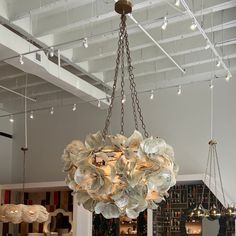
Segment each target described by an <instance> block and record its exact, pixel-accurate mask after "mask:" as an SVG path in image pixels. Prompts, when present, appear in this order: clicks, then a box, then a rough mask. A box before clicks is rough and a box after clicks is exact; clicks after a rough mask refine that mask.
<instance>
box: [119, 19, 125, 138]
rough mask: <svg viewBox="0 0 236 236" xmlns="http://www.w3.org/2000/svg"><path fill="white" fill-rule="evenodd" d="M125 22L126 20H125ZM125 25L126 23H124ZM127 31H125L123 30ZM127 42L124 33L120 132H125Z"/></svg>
mask: <svg viewBox="0 0 236 236" xmlns="http://www.w3.org/2000/svg"><path fill="white" fill-rule="evenodd" d="M123 24H124V22H123ZM123 26H124V25H123ZM123 33H125V31H124V32H123ZM124 87H125V44H124V34H123V35H122V50H121V125H120V126H121V130H120V133H121V134H122V135H123V134H124V116H125V112H124V105H125V104H124V103H125V91H124Z"/></svg>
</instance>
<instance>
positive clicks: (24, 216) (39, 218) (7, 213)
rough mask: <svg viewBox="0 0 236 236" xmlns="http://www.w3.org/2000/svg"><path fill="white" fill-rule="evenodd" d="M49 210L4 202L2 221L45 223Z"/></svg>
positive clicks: (1, 211) (24, 157) (26, 135)
mask: <svg viewBox="0 0 236 236" xmlns="http://www.w3.org/2000/svg"><path fill="white" fill-rule="evenodd" d="M27 80H28V76H27V74H26V88H25V119H24V121H25V122H24V123H25V145H24V147H22V148H21V150H22V151H23V154H24V155H23V178H22V179H23V181H22V183H23V184H22V202H23V203H24V195H25V194H24V193H25V174H26V171H25V170H26V152H27V151H28V125H27ZM48 216H49V214H48V212H47V210H46V208H45V207H44V206H41V205H25V204H4V205H2V206H0V222H4V223H13V224H20V223H21V222H26V223H33V222H38V223H43V222H45V221H47V220H48Z"/></svg>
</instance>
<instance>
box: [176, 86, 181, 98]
mask: <svg viewBox="0 0 236 236" xmlns="http://www.w3.org/2000/svg"><path fill="white" fill-rule="evenodd" d="M177 94H178V95H179V96H180V95H181V94H182V87H181V86H179V87H178V91H177Z"/></svg>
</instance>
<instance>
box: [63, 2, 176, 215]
mask: <svg viewBox="0 0 236 236" xmlns="http://www.w3.org/2000/svg"><path fill="white" fill-rule="evenodd" d="M115 10H116V12H117V13H119V14H121V23H120V30H119V41H118V51H117V60H116V68H115V76H114V84H113V87H112V88H113V90H112V95H111V99H110V100H111V102H110V105H109V108H108V114H107V118H106V121H105V127H104V129H103V131H99V132H97V133H96V134H91V135H88V136H87V137H86V139H85V142H84V143H83V142H81V141H79V140H76V141H73V142H72V143H70V144H69V145H68V146H67V147H66V148H65V151H64V154H63V160H64V171H65V172H66V173H67V177H66V183H67V185H68V186H69V187H70V188H71V189H72V190H73V192H74V197H75V198H76V200H77V202H78V204H82V205H83V207H84V208H85V209H87V210H89V211H91V212H95V213H96V214H102V215H103V216H104V217H105V218H107V219H111V218H118V217H120V216H121V215H127V216H128V217H129V218H137V217H138V215H139V213H140V212H142V211H144V210H146V209H147V208H149V209H157V207H158V204H159V203H160V202H161V201H162V200H164V199H165V197H168V190H169V189H170V187H172V186H174V185H175V184H176V175H177V173H178V165H177V164H176V163H175V160H174V151H173V148H172V147H171V146H170V145H168V144H167V143H166V142H165V141H164V140H163V139H161V138H157V137H152V136H151V137H150V136H149V134H148V132H147V129H146V125H145V123H144V118H143V115H142V110H141V107H140V102H139V99H138V96H137V90H136V83H135V80H134V75H133V67H132V63H131V55H130V49H129V41H128V33H127V26H126V14H129V13H131V12H132V5H131V2H130V1H127V0H119V1H117V2H116V4H115ZM125 59H126V60H127V68H128V79H127V80H128V82H129V84H130V86H129V88H130V94H131V104H132V110H133V115H134V124H135V131H134V133H133V134H132V135H131V136H130V137H129V138H127V137H126V136H125V135H124V122H125V120H124V103H123V102H122V100H123V95H122V94H124V75H125V73H124V70H125V67H124V65H125ZM119 70H121V73H119ZM118 74H120V75H121V98H120V106H121V130H120V134H117V135H109V134H108V129H109V126H110V121H111V116H112V110H113V107H114V99H115V94H116V90H117V81H118ZM138 119H139V121H140V122H138ZM139 125H141V128H142V131H143V134H144V136H143V135H142V134H141V132H140V131H138V129H139Z"/></svg>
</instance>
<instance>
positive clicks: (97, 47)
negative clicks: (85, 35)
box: [73, 8, 236, 63]
mask: <svg viewBox="0 0 236 236" xmlns="http://www.w3.org/2000/svg"><path fill="white" fill-rule="evenodd" d="M235 10H236V8H233V9H230V10H227V11H226V13H229V14H227V16H226V19H225V22H224V23H223V24H222V22H221V20H220V19H219V18H217V17H216V20H215V21H214V25H213V26H211V25H210V23H209V21H208V20H210V19H209V18H210V16H208V17H206V18H205V21H206V22H208V23H206V24H205V25H206V28H205V31H206V32H207V33H208V34H209V33H211V32H215V31H219V30H222V28H224V30H226V29H228V28H233V27H235V26H236V20H235V17H234V11H235ZM216 14H218V16H220V15H221V13H216ZM217 19H218V20H217ZM190 24H191V21H189V20H188V21H185V22H182V23H181V26H180V25H179V24H172V25H168V29H167V30H166V32H165V33H164V35H163V33H160V32H161V30H160V29H158V30H157V29H155V28H154V29H152V30H150V32H151V34H152V36H153V37H154V38H155V39H156V40H157V41H158V43H160V44H161V45H163V44H165V43H169V42H175V41H177V40H183V39H186V38H191V37H195V36H199V35H201V34H200V32H199V31H195V32H192V31H191V30H190V29H189V26H190ZM177 27H178V31H176V28H177ZM129 41H130V49H131V50H132V51H134V50H140V49H143V50H144V49H145V48H147V47H150V46H153V43H151V42H150V41H149V40H148V39H147V38H146V37H145V35H143V34H142V33H140V32H139V33H137V34H134V35H133V34H131V35H130V36H129ZM116 44H117V42H115V41H114V40H113V39H110V40H108V41H104V42H101V43H98V44H90V45H89V48H87V49H86V50H85V49H84V48H81V47H80V48H75V49H73V55H74V56H73V61H74V62H75V63H80V62H84V61H89V60H94V59H99V58H103V57H107V56H111V55H115V54H116V51H115V48H116ZM163 46H164V45H163ZM101 49H102V50H101Z"/></svg>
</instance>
